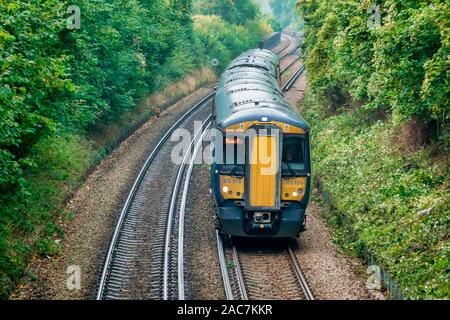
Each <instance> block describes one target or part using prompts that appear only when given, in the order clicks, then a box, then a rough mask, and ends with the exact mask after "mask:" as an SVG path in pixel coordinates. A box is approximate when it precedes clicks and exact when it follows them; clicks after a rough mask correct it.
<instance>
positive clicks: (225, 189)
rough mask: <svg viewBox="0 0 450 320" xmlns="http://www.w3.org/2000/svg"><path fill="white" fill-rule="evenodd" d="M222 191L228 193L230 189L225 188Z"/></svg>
mask: <svg viewBox="0 0 450 320" xmlns="http://www.w3.org/2000/svg"><path fill="white" fill-rule="evenodd" d="M222 190H223V192H224V193H228V191H230V188H228V187H227V186H225V187H223V189H222Z"/></svg>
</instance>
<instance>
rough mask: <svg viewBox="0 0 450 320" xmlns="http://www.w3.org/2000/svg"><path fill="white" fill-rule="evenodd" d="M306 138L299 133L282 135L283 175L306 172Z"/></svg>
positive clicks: (296, 174) (297, 174) (289, 175)
mask: <svg viewBox="0 0 450 320" xmlns="http://www.w3.org/2000/svg"><path fill="white" fill-rule="evenodd" d="M305 155H306V140H305V138H304V137H303V136H300V135H284V136H283V154H282V173H283V176H285V177H293V176H299V175H304V174H305V173H306V161H305Z"/></svg>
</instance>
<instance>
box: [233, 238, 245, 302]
mask: <svg viewBox="0 0 450 320" xmlns="http://www.w3.org/2000/svg"><path fill="white" fill-rule="evenodd" d="M233 261H234V264H235V270H236V277H237V280H238V285H239V291H240V292H241V297H242V300H248V294H247V289H246V288H245V282H244V275H243V274H242V269H241V264H240V263H239V256H238V253H237V249H236V246H234V245H233Z"/></svg>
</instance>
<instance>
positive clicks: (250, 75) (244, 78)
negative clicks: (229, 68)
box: [217, 69, 279, 91]
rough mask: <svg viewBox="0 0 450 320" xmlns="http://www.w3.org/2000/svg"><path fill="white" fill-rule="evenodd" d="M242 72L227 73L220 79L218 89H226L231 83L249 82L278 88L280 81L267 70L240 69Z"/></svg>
mask: <svg viewBox="0 0 450 320" xmlns="http://www.w3.org/2000/svg"><path fill="white" fill-rule="evenodd" d="M240 71H242V72H235V73H231V74H228V73H225V74H224V75H223V76H222V77H221V78H220V80H219V83H218V86H217V90H218V91H220V90H222V89H225V87H227V86H229V85H235V84H243V85H245V84H247V83H262V84H265V85H266V86H268V87H271V88H278V89H279V86H278V81H277V79H276V78H274V77H273V76H272V75H271V74H269V73H267V72H258V71H257V69H254V70H240Z"/></svg>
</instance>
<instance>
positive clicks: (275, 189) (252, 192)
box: [245, 127, 281, 211]
mask: <svg viewBox="0 0 450 320" xmlns="http://www.w3.org/2000/svg"><path fill="white" fill-rule="evenodd" d="M252 129H255V130H252ZM252 129H250V130H251V132H252V134H249V135H248V138H247V146H246V149H247V150H246V151H247V152H246V154H247V170H246V181H247V183H246V188H247V190H246V195H247V197H246V198H245V207H246V209H247V210H251V211H256V210H279V208H280V185H281V170H280V169H281V130H280V129H278V128H277V127H271V128H267V127H259V128H252Z"/></svg>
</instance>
